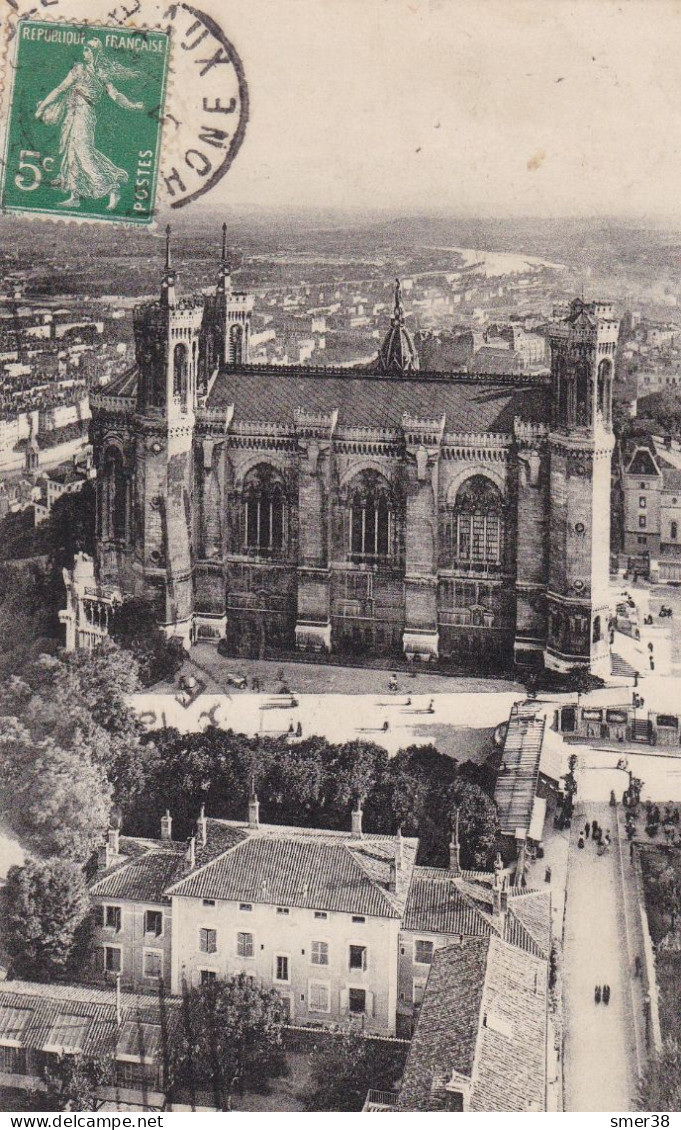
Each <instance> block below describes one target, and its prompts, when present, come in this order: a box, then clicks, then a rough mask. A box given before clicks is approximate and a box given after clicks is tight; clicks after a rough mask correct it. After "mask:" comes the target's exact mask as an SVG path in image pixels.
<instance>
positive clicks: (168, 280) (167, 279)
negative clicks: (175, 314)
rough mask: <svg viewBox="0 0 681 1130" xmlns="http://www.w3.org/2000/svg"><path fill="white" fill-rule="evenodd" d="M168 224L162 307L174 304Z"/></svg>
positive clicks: (168, 228)
mask: <svg viewBox="0 0 681 1130" xmlns="http://www.w3.org/2000/svg"><path fill="white" fill-rule="evenodd" d="M170 233H171V227H170V224H167V226H166V260H165V265H164V268H163V275H162V278H161V303H162V305H164V306H173V305H174V304H175V271H174V270H173V263H172V256H171V253H170Z"/></svg>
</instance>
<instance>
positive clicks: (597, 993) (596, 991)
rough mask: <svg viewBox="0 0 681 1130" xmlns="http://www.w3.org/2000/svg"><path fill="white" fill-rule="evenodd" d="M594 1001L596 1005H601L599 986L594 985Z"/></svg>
mask: <svg viewBox="0 0 681 1130" xmlns="http://www.w3.org/2000/svg"><path fill="white" fill-rule="evenodd" d="M594 1001H595V1002H596V1004H600V1003H601V986H600V985H596V988H595V989H594Z"/></svg>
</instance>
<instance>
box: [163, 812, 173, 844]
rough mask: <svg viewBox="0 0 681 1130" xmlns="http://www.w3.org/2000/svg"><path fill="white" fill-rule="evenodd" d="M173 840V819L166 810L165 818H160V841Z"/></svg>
mask: <svg viewBox="0 0 681 1130" xmlns="http://www.w3.org/2000/svg"><path fill="white" fill-rule="evenodd" d="M172 838H173V818H172V816H171V815H170V811H169V809H167V808H166V814H165V816H162V817H161V839H162V840H172Z"/></svg>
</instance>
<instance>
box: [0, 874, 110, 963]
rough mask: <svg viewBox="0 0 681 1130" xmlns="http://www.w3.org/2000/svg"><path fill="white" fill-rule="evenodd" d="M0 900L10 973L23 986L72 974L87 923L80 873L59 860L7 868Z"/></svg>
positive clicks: (82, 950) (83, 947) (87, 902)
mask: <svg viewBox="0 0 681 1130" xmlns="http://www.w3.org/2000/svg"><path fill="white" fill-rule="evenodd" d="M0 897H1V900H2V922H3V944H4V946H5V948H6V949H7V951H8V953H9V954H10V956H11V957H12V959H13V972H14V973H15V974H16V975H18V976H19V977H23V978H25V979H26V980H29V981H51V980H54V979H55V978H59V977H64V976H65V975H66V974H67V973H70V972H72V971H73V970H74V967H75V966H76V965H77V964H78V961H79V960H80V958H81V957H83V956H84V954H85V951H86V948H87V933H88V926H89V920H90V919H89V916H90V899H89V896H88V891H87V886H86V884H85V879H84V877H83V873H82V871H81V869H80V868H79V867H78V866H77V865H76V864H74V863H69V862H68V861H66V860H63V859H50V860H47V861H42V860H29V861H28V862H26V863H25V864H24V866H23V867H10V869H9V871H8V873H7V882H6V884H5V886H4V888H3V890H2V895H1V896H0Z"/></svg>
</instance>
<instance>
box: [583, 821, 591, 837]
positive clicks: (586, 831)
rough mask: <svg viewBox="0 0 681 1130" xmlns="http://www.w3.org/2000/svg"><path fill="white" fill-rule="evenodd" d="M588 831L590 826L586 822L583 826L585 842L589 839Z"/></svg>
mask: <svg viewBox="0 0 681 1130" xmlns="http://www.w3.org/2000/svg"><path fill="white" fill-rule="evenodd" d="M590 831H591V825H590V823H589V821H588V820H587V822H586V824H585V825H584V835H585V836H586V838H587V840H588V838H589V832H590Z"/></svg>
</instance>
